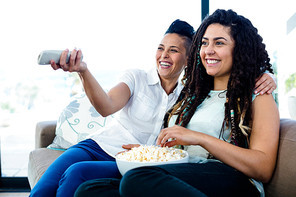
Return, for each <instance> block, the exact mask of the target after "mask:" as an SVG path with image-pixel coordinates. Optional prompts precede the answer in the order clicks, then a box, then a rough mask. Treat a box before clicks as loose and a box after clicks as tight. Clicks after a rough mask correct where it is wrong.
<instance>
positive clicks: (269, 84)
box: [255, 73, 277, 94]
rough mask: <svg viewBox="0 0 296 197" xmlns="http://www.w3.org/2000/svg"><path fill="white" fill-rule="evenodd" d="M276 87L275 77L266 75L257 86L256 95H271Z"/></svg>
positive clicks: (259, 80)
mask: <svg viewBox="0 0 296 197" xmlns="http://www.w3.org/2000/svg"><path fill="white" fill-rule="evenodd" d="M276 87H277V85H276V78H275V76H274V75H273V74H271V73H264V74H263V75H262V76H261V77H260V78H259V79H258V80H257V82H256V84H255V94H257V93H259V94H265V93H267V94H271V93H272V92H273V91H274V90H275V89H276Z"/></svg>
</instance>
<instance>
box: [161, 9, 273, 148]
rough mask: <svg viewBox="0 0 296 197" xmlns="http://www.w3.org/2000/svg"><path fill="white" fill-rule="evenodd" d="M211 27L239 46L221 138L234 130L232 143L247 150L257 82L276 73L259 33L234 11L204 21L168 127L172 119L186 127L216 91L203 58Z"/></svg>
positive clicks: (189, 58) (167, 117) (235, 50)
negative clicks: (221, 30) (204, 40)
mask: <svg viewBox="0 0 296 197" xmlns="http://www.w3.org/2000/svg"><path fill="white" fill-rule="evenodd" d="M211 24H221V25H223V26H225V27H229V28H230V34H231V37H232V38H233V40H234V42H235V47H234V49H233V65H232V70H231V74H230V78H229V81H228V84H227V91H226V103H225V115H224V121H223V124H222V125H221V131H220V137H221V136H223V132H224V130H225V129H227V128H229V127H230V132H231V133H230V136H231V139H230V143H232V144H235V145H237V146H240V147H245V148H247V147H248V142H249V137H250V134H251V130H252V128H251V126H252V108H251V107H252V96H253V91H254V88H255V83H256V79H257V78H258V77H260V76H261V75H262V74H263V73H264V72H265V71H266V70H268V72H270V73H273V70H272V68H271V64H270V58H269V57H268V53H267V51H266V49H265V44H263V39H262V37H261V36H260V35H259V34H258V31H257V29H256V28H255V27H254V26H253V25H252V23H251V22H250V21H249V20H248V19H246V18H245V17H243V16H240V15H238V14H237V13H236V12H234V11H232V10H227V11H226V10H221V9H218V10H216V11H215V12H214V13H213V14H212V15H210V16H208V17H207V18H205V19H204V20H203V22H202V24H201V25H200V27H199V28H198V30H197V31H196V34H195V36H194V37H193V42H192V45H191V48H190V54H189V57H188V64H187V67H186V68H185V74H184V77H183V78H182V81H183V83H184V88H183V90H182V91H181V94H180V96H179V97H178V100H177V102H176V104H175V105H174V106H173V107H172V108H171V109H170V110H169V111H168V112H167V114H166V115H165V118H164V127H167V126H168V122H169V119H170V118H171V116H172V115H177V120H176V122H175V124H177V125H180V126H183V127H186V126H187V124H188V123H189V121H190V119H191V118H192V116H193V114H194V113H195V111H196V109H197V107H198V106H199V105H200V104H201V103H202V102H203V101H204V100H205V99H206V98H207V97H208V96H209V92H210V91H211V90H213V88H214V78H213V77H212V76H210V75H208V74H207V72H206V69H205V68H204V66H203V65H202V62H201V58H200V55H199V52H200V47H201V42H202V37H203V35H204V34H205V31H206V29H207V28H208V26H209V25H211ZM224 140H225V139H224Z"/></svg>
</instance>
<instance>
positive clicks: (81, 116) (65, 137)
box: [48, 93, 113, 149]
mask: <svg viewBox="0 0 296 197" xmlns="http://www.w3.org/2000/svg"><path fill="white" fill-rule="evenodd" d="M112 119H113V115H110V116H108V117H103V116H101V115H100V114H99V113H98V112H97V111H96V110H95V108H94V107H93V106H92V104H91V103H90V101H89V99H88V97H87V96H86V94H85V93H82V94H80V95H75V96H73V97H72V98H71V101H70V104H69V105H68V106H67V107H66V108H65V109H64V110H63V111H62V113H61V115H60V117H59V119H58V121H57V126H56V137H55V139H54V140H53V143H52V144H50V145H49V146H48V148H52V149H68V148H69V147H70V146H72V145H74V144H77V143H78V142H80V141H82V140H84V139H86V137H87V136H88V135H89V134H91V133H93V132H95V131H97V130H98V129H100V128H102V127H105V126H106V125H107V124H108V123H109V122H110V121H112Z"/></svg>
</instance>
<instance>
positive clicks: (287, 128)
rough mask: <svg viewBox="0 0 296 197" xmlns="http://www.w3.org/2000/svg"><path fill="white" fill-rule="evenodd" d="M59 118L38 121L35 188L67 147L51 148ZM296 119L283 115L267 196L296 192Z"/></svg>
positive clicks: (31, 172) (32, 168)
mask: <svg viewBox="0 0 296 197" xmlns="http://www.w3.org/2000/svg"><path fill="white" fill-rule="evenodd" d="M55 128H56V121H43V122H38V123H37V125H36V133H35V150H33V151H31V153H30V155H29V164H28V180H29V183H30V187H31V188H33V187H34V185H35V184H36V183H37V181H38V180H39V179H40V177H41V176H42V174H43V173H44V172H45V170H46V169H47V168H48V166H49V165H50V164H51V163H52V162H53V161H54V160H55V159H56V158H57V157H58V156H60V155H61V154H62V153H63V151H61V150H53V149H49V148H47V146H48V145H50V144H51V143H52V141H53V139H54V138H55ZM295 156H296V120H291V119H281V124H280V141H279V151H278V159H277V164H276V168H275V171H274V174H273V177H272V179H271V180H270V182H269V183H267V184H265V185H264V187H265V193H266V196H267V197H290V196H291V197H295V196H296V159H295V158H296V157H295Z"/></svg>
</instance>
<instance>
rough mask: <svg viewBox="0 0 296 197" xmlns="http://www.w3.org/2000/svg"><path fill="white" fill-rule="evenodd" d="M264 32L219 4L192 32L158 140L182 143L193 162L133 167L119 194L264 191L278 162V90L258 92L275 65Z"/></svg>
mask: <svg viewBox="0 0 296 197" xmlns="http://www.w3.org/2000/svg"><path fill="white" fill-rule="evenodd" d="M262 40H263V39H262V38H261V36H260V35H259V34H258V32H257V29H256V28H255V27H254V26H253V25H252V23H251V22H250V21H249V20H248V19H246V18H245V17H243V16H240V15H238V14H237V13H235V12H234V11H232V10H227V11H226V10H220V9H218V10H216V11H215V12H214V13H213V14H212V15H210V16H209V17H207V18H206V19H205V20H204V21H203V22H202V24H201V25H200V27H199V28H198V30H197V33H196V34H195V36H194V38H193V45H192V47H191V50H190V54H189V59H188V64H187V67H186V68H185V75H184V78H183V81H184V83H185V86H184V89H183V90H182V92H181V94H180V96H179V98H178V100H177V102H176V104H175V105H174V107H173V108H172V109H171V110H170V111H169V112H168V113H167V115H166V117H165V126H166V127H167V128H165V129H162V131H161V132H160V135H159V137H158V139H157V144H159V145H161V146H169V147H171V146H176V145H181V146H183V147H184V149H185V150H187V151H188V153H189V156H190V162H189V163H184V164H171V165H160V166H154V167H141V168H137V169H133V170H130V171H129V172H127V173H126V174H125V175H124V176H123V178H122V180H121V183H120V194H121V196H124V197H125V196H128V197H133V196H170V197H172V196H186V197H191V196H195V197H196V196H228V197H229V196H260V195H261V196H264V190H263V186H262V182H268V181H269V180H270V178H271V176H272V174H273V170H274V167H275V163H276V155H277V146H278V140H279V113H278V109H277V106H276V103H275V101H274V98H273V97H272V95H267V94H265V95H255V94H254V92H253V90H254V88H255V83H256V78H258V77H259V76H261V75H262V74H263V73H264V72H265V71H268V72H272V68H271V64H270V59H269V57H268V54H267V51H266V50H265V45H264V44H263V42H262Z"/></svg>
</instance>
